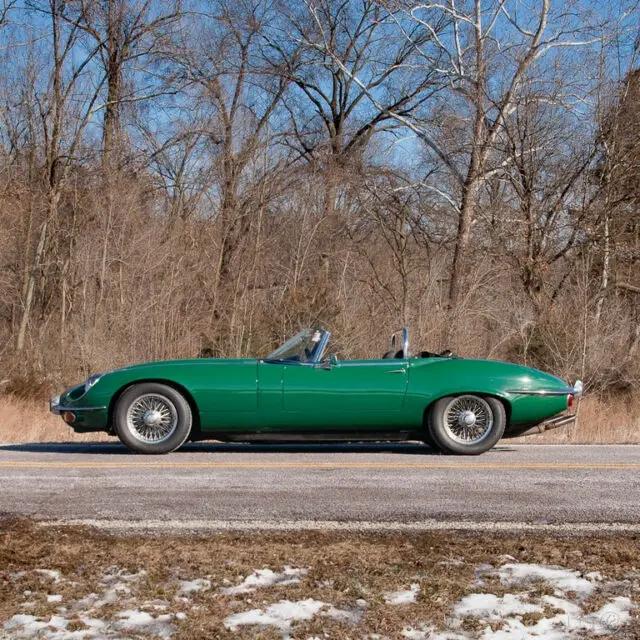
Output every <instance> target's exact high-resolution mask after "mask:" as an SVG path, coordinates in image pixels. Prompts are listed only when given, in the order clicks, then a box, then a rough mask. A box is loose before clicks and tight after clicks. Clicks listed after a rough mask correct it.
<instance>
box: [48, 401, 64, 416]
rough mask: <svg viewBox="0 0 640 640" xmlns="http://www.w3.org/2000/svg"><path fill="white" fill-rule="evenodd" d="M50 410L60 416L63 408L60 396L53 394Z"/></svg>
mask: <svg viewBox="0 0 640 640" xmlns="http://www.w3.org/2000/svg"><path fill="white" fill-rule="evenodd" d="M49 411H51V413H53V415H54V416H59V415H60V414H61V413H62V408H61V407H60V396H53V398H51V400H49Z"/></svg>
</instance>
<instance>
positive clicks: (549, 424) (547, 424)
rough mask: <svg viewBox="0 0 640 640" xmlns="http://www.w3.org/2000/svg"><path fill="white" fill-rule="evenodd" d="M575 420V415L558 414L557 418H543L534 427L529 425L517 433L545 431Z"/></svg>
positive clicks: (527, 433)
mask: <svg viewBox="0 0 640 640" xmlns="http://www.w3.org/2000/svg"><path fill="white" fill-rule="evenodd" d="M575 421H576V417H575V415H570V416H558V417H557V418H551V420H545V421H544V422H541V423H540V424H537V425H536V426H535V427H531V429H528V430H527V431H525V432H524V433H521V434H519V435H520V436H533V435H535V434H537V433H544V432H545V431H551V429H558V428H559V427H564V426H565V425H567V424H571V423H573V422H575Z"/></svg>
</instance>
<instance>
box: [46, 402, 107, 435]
mask: <svg viewBox="0 0 640 640" xmlns="http://www.w3.org/2000/svg"><path fill="white" fill-rule="evenodd" d="M49 411H51V413H53V415H56V416H62V419H63V420H64V421H65V423H66V424H68V425H69V426H70V427H71V428H72V429H73V430H74V431H75V432H77V433H89V432H93V431H108V430H109V410H108V407H106V406H104V405H96V406H93V407H89V406H80V405H78V406H75V405H73V404H71V403H67V402H61V397H60V396H54V397H53V398H51V400H49Z"/></svg>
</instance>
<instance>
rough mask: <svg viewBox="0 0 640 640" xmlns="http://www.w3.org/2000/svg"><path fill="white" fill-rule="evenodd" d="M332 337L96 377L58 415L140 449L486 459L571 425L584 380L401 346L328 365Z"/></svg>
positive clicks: (71, 394)
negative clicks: (343, 450)
mask: <svg viewBox="0 0 640 640" xmlns="http://www.w3.org/2000/svg"><path fill="white" fill-rule="evenodd" d="M330 337H331V334H330V333H329V332H328V331H325V330H324V329H319V328H313V329H304V330H303V331H300V333H298V334H297V335H295V336H294V337H293V338H291V339H290V340H288V341H287V342H285V343H284V344H283V345H282V346H281V347H279V348H278V349H276V350H275V351H274V352H273V353H271V354H269V355H268V356H267V357H265V358H257V359H256V358H242V359H214V358H204V359H195V360H172V361H166V362H149V363H146V364H139V365H135V366H131V367H125V368H124V369H118V370H116V371H109V372H108V373H102V374H95V375H92V376H90V377H89V378H88V380H87V381H86V382H84V383H83V384H80V385H78V386H75V387H73V388H71V389H69V390H68V391H66V392H65V393H63V394H62V395H61V396H56V397H55V398H52V399H51V402H50V409H51V411H52V412H53V413H55V414H56V415H60V416H62V418H63V420H64V421H65V422H66V423H67V424H68V425H70V426H71V427H72V428H73V429H74V430H75V431H76V432H81V433H84V432H88V431H106V432H108V433H110V434H112V435H117V436H118V437H119V438H120V440H121V441H122V442H123V443H124V444H125V445H126V446H127V447H129V448H130V449H132V450H133V451H135V452H138V453H168V452H170V451H174V450H175V449H177V448H178V447H180V446H181V445H182V444H183V443H184V442H185V441H187V440H203V439H215V440H220V441H242V442H251V441H254V442H255V441H261V442H265V441H280V442H282V441H288V442H292V441H301V440H302V441H310V440H314V441H324V442H326V441H333V442H335V441H351V442H362V441H367V440H368V441H389V440H419V441H422V442H425V443H427V444H429V445H430V446H432V447H435V448H437V449H439V450H441V451H442V452H444V453H450V454H461V455H476V454H479V453H483V452H485V451H487V450H489V449H491V447H493V446H494V445H495V444H496V443H497V442H498V440H500V439H501V438H510V437H515V436H521V435H528V434H530V433H538V432H541V431H544V430H546V429H550V428H555V427H559V426H562V425H565V424H569V423H570V422H572V421H573V420H574V416H573V415H571V414H570V412H569V411H568V410H569V408H570V407H571V405H572V403H573V399H574V397H575V396H578V395H580V394H581V392H582V383H581V382H580V381H577V382H576V383H575V385H574V386H569V385H567V384H566V383H565V382H563V381H562V380H560V379H558V378H556V377H554V376H552V375H549V374H547V373H543V372H542V371H538V370H536V369H531V368H529V367H524V366H520V365H517V364H510V363H506V362H496V361H490V360H468V359H465V358H459V357H456V356H454V355H453V354H452V353H451V352H448V351H447V352H443V353H439V354H436V353H431V352H428V351H422V352H418V353H415V354H412V353H411V352H410V351H409V338H408V332H407V330H406V329H403V330H402V334H401V344H396V336H395V335H394V337H393V338H392V343H391V350H389V351H387V352H386V353H384V355H382V356H381V357H380V358H376V359H373V360H338V358H337V357H336V355H335V354H329V355H328V356H327V357H325V352H326V351H327V345H328V343H329V338H330Z"/></svg>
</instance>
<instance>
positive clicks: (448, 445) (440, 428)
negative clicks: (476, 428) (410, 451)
mask: <svg viewBox="0 0 640 640" xmlns="http://www.w3.org/2000/svg"><path fill="white" fill-rule="evenodd" d="M464 395H476V396H477V397H478V398H482V399H483V400H484V401H485V402H486V403H488V405H489V406H490V407H491V411H492V412H493V425H492V427H491V431H490V433H489V435H488V436H487V437H486V438H484V440H482V441H481V442H477V443H475V444H462V443H460V442H456V441H455V440H453V439H452V438H451V437H450V436H449V435H448V434H447V432H446V430H445V428H444V410H445V408H446V407H447V405H448V404H449V403H450V402H451V401H452V400H453V399H454V398H455V397H456V396H447V397H445V398H440V400H437V401H436V402H435V403H434V404H433V406H432V407H431V410H430V411H429V418H428V425H427V428H428V430H429V434H430V435H431V438H432V439H433V441H434V443H435V444H436V445H437V446H438V448H439V449H441V450H442V451H443V452H444V453H451V454H455V455H467V456H477V455H480V454H481V453H484V452H485V451H488V450H489V449H491V448H493V447H494V446H495V445H496V444H497V442H498V441H499V440H500V438H502V436H503V434H504V430H505V427H506V424H507V413H506V410H505V408H504V405H503V404H502V402H500V400H498V399H497V398H493V397H491V396H483V395H480V394H464Z"/></svg>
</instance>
